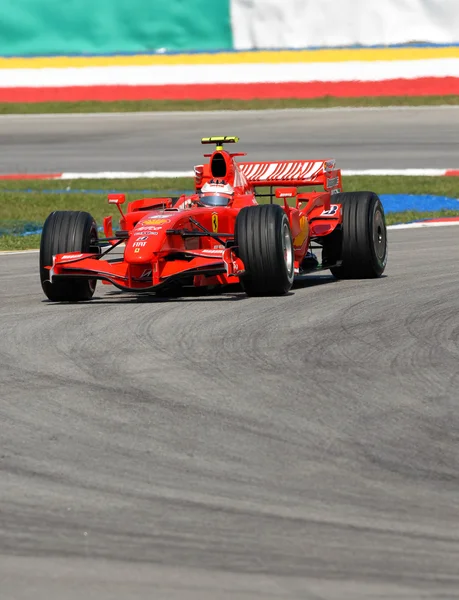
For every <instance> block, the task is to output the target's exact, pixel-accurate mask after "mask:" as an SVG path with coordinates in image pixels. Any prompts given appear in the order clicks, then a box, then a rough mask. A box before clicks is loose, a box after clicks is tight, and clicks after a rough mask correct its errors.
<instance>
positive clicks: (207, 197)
mask: <svg viewBox="0 0 459 600" xmlns="http://www.w3.org/2000/svg"><path fill="white" fill-rule="evenodd" d="M230 200H231V196H230V195H229V194H201V198H200V201H201V202H202V204H206V205H207V206H227V205H228V204H229V202H230Z"/></svg>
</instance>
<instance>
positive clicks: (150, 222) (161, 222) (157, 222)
mask: <svg viewBox="0 0 459 600" xmlns="http://www.w3.org/2000/svg"><path fill="white" fill-rule="evenodd" d="M170 222H171V220H170V219H147V220H146V221H142V225H165V224H166V223H170Z"/></svg>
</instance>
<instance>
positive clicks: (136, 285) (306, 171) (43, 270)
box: [40, 136, 387, 301]
mask: <svg viewBox="0 0 459 600" xmlns="http://www.w3.org/2000/svg"><path fill="white" fill-rule="evenodd" d="M237 141H238V138H236V137H228V136H225V137H211V138H203V139H202V143H203V144H216V149H215V150H214V152H212V154H206V155H205V156H206V157H208V158H209V162H208V163H207V164H204V165H199V166H197V167H195V193H193V194H191V195H183V196H180V197H179V198H142V199H140V200H135V201H134V202H130V203H129V204H128V206H127V211H126V212H123V210H122V208H121V205H122V204H123V203H124V202H125V196H124V195H123V194H110V195H109V196H108V202H109V203H112V204H116V205H117V207H118V210H119V211H120V213H121V218H120V226H119V229H118V230H116V231H113V226H112V217H106V218H105V219H104V223H103V225H104V232H105V236H106V237H105V238H103V239H99V237H98V229H97V226H96V223H95V222H94V219H93V218H92V217H91V215H90V214H88V213H86V212H78V211H55V212H53V213H51V214H50V215H49V217H48V218H47V219H46V222H45V224H44V227H43V234H42V238H41V247H40V276H41V283H42V287H43V290H44V292H45V294H46V296H47V297H48V298H49V299H50V300H54V301H78V300H89V299H90V298H91V297H92V296H93V294H94V290H95V287H96V282H97V280H98V279H100V280H102V282H103V283H108V284H112V285H114V286H116V287H117V288H119V289H120V290H125V291H128V292H137V293H142V292H161V293H162V294H164V295H167V294H169V293H170V294H172V293H174V294H176V293H177V289H180V288H181V287H182V286H186V285H193V286H215V285H226V284H231V283H241V284H242V286H243V289H244V290H245V292H246V293H247V294H248V295H251V296H261V295H279V294H285V293H286V292H288V291H289V290H290V288H291V286H292V283H293V281H294V278H295V276H296V275H303V274H306V273H310V272H316V271H318V270H322V269H330V271H331V272H332V273H333V275H334V276H335V277H337V278H343V279H344V278H346V279H347V278H359V279H361V278H370V277H378V276H380V275H381V274H382V272H383V271H384V268H385V266H386V260H387V237H386V225H385V219H384V211H383V207H382V205H381V202H380V200H379V198H378V196H377V195H376V194H374V193H373V192H351V193H349V192H348V193H346V192H345V193H343V192H342V185H341V171H340V170H339V169H336V168H335V161H334V160H309V161H308V160H294V161H278V162H237V161H236V160H235V158H236V157H239V156H245V155H244V154H241V153H231V152H228V151H227V150H226V149H224V147H223V144H224V143H230V142H233V143H234V142H237ZM304 186H314V187H318V186H320V187H322V190H320V191H309V192H304V191H303V190H301V189H299V188H303V187H304ZM260 199H263V200H264V201H265V202H266V201H267V200H269V203H265V204H259V203H258V200H260ZM275 199H276V200H277V202H278V203H277V204H276V203H275ZM120 244H124V245H125V246H124V253H123V255H122V256H120V254H119V253H118V254H117V253H115V255H113V254H112V255H110V254H109V252H110V251H112V250H113V249H115V248H117V247H118V246H120ZM312 244H315V246H312ZM314 247H321V249H322V255H321V261H320V262H319V260H318V259H317V258H316V256H315V255H314V254H313V253H312V252H311V249H313V248H314ZM111 256H112V257H113V258H112V259H111V258H110V257H111Z"/></svg>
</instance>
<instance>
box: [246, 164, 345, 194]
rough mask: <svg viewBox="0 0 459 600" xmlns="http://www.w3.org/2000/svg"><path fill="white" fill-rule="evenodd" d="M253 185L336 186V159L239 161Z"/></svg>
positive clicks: (327, 187)
mask: <svg viewBox="0 0 459 600" xmlns="http://www.w3.org/2000/svg"><path fill="white" fill-rule="evenodd" d="M237 167H238V168H239V170H240V171H241V172H242V174H243V175H244V177H245V178H246V180H247V183H248V184H249V185H251V186H254V187H255V186H256V187H259V186H276V185H286V184H287V185H296V186H301V185H323V186H324V188H325V189H330V188H333V187H335V186H336V184H337V181H336V180H335V178H336V177H338V178H340V171H339V170H338V171H337V170H335V161H334V160H332V159H327V160H282V161H278V162H242V163H237Z"/></svg>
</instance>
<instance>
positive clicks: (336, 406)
mask: <svg viewBox="0 0 459 600" xmlns="http://www.w3.org/2000/svg"><path fill="white" fill-rule="evenodd" d="M426 112H427V113H428V112H429V111H426ZM446 112H447V109H444V111H442V110H441V111H438V113H437V114H438V115H443V114H445V113H446ZM387 113H389V114H392V113H391V111H387ZM352 114H353V113H352V112H351V111H343V112H342V113H341V115H342V126H343V127H344V126H347V125H345V123H346V119H348V118H351V117H349V115H352ZM371 114H376V115H377V114H379V113H378V112H377V111H375V113H371ZM429 114H430V113H429ZM455 114H457V113H455ZM406 115H407V117H406V120H407V121H410V118H411V117H410V116H409V115H411V113H410V112H409V111H407V112H406ZM137 118H138V117H137ZM352 118H354V117H352ZM378 118H379V117H378ZM384 118H385V117H384ZM422 118H424V115H423V117H422ZM56 119H57V117H56ZM180 119H185V117H179V118H178V121H180ZM19 121H20V120H19ZM32 121H33V120H30V122H32ZM68 121H69V122H71V119H68ZM76 121H77V118H76V120H75V122H76ZM121 121H122V119H121ZM121 121H120V122H121ZM178 121H177V122H178ZM6 122H11V123H13V122H14V119H10V120H8V119H5V120H4V121H2V125H4V124H5V123H6ZM25 122H29V121H27V120H24V123H25ZM37 122H38V120H37ZM53 122H54V121H53V119H48V120H47V119H46V118H44V119H43V121H42V125H43V124H46V123H48V124H49V123H53ZM102 122H103V120H102ZM89 123H92V124H93V128H97V127H100V124H99V121H98V120H97V119H95V118H93V119H92V120H91V119H89V118H88V124H89ZM273 123H274V125H273V127H274V129H273V130H272V132H271V134H270V137H271V142H270V144H269V147H268V148H267V146H266V143H267V142H266V140H267V139H268V137H269V135H268V134H269V132H268V131H266V130H263V132H262V133H263V136H265V137H264V138H262V139H260V140H259V146H258V150H259V151H260V152H259V153H257V152H255V150H256V148H255V146H254V147H253V151H251V152H250V154H249V158H253V159H254V160H256V159H257V158H261V159H263V158H266V157H267V154H269V153H271V152H272V148H271V146H273V147H274V146H275V144H276V143H278V142H279V141H281V140H279V139H278V138H276V135H277V133H276V132H279V129H278V121H273ZM140 124H141V120H140V119H139V127H140ZM88 126H89V125H88ZM158 127H160V128H161V130H163V127H164V125H162V124H161V123H160V121H158ZM227 127H229V122H228V125H227V126H225V131H222V130H221V123H220V124H218V127H217V129H219V130H218V131H217V130H216V128H215V127H214V124H212V123H210V124H209V126H208V127H206V131H204V130H200V131H198V130H196V131H191V134H190V132H189V131H187V130H186V127H185V128H184V131H185V132H186V138H187V140H188V141H187V142H186V147H187V148H188V150H190V148H191V146H192V145H193V147H194V148H195V150H193V152H194V153H195V154H196V156H197V157H199V156H200V151H201V148H200V147H199V146H198V145H197V144H198V143H199V139H200V137H201V136H202V135H212V134H220V133H221V134H234V135H237V134H238V133H239V134H240V135H241V137H242V140H241V142H242V141H243V140H246V139H247V142H248V140H249V139H250V138H252V140H251V142H250V144H254V145H255V143H256V141H257V140H256V138H254V134H252V135H249V132H245V131H244V132H240V131H236V129H237V127H235V128H234V129H232V130H231V131H228V130H226V129H227ZM454 127H457V122H456V124H455V123H453V122H452V123H451V124H450V128H451V129H454ZM370 129H371V127H370ZM415 129H416V130H417V131H419V135H421V130H422V122H420V123H418V127H417V128H415V127H414V126H412V131H413V132H414V131H415ZM438 129H440V126H439V128H438ZM363 130H364V129H363V128H362V130H361V131H363ZM24 131H25V130H24ZM164 131H165V129H164ZM177 131H178V129H177ZM260 131H261V129H260ZM430 131H431V134H432V136H435V130H434V127H432V128H431V129H430ZM1 135H2V136H4V135H5V132H4V130H3V132H2V134H1ZM48 135H51V134H48ZM129 135H131V136H132V132H131V133H129V132H128V130H127V133H126V136H128V137H129ZM176 135H178V134H176ZM260 135H261V134H260ZM324 135H325V136H326V138H327V139H332V137H333V139H334V140H335V148H332V150H331V151H330V152H326V154H327V155H330V156H332V157H333V154H334V152H333V150H334V149H335V150H336V149H337V147H338V146H337V145H338V144H341V145H342V151H343V152H344V149H345V144H346V140H345V139H343V138H341V137H340V134H339V130H338V132H335V134H334V135H333V132H332V131H326V133H324ZM422 135H425V136H427V133H425V132H424V134H422ZM24 136H26V134H25V133H24ZM393 136H395V132H394V133H393ZM13 137H14V136H13ZM288 137H289V136H288V133H287V132H286V133H285V140H286V143H290V144H291V146H290V150H291V151H292V154H294V156H293V158H302V157H305V158H311V157H312V158H314V157H316V156H317V157H318V155H319V153H318V152H317V151H315V152H314V151H313V150H312V147H313V144H312V142H311V141H309V142H308V144H310V149H311V151H308V152H306V153H305V154H303V151H302V146H300V145H297V146H296V152H293V151H294V150H295V148H294V147H293V145H294V142H293V141H290V142H288ZM439 137H440V134H438V136H437V138H438V141H440V140H439ZM40 139H41V140H42V141H43V145H41V143H39V140H40ZM47 139H48V138H46V137H41V138H40V136H38V137H37V138H36V140H38V141H37V149H36V153H35V154H36V160H37V161H40V160H41V161H43V162H42V163H40V164H39V163H38V162H37V164H32V165H30V169H29V170H30V171H35V170H37V169H40V170H43V169H45V167H46V165H45V163H46V160H49V165H50V170H53V171H55V170H59V169H61V168H64V166H65V168H71V169H75V170H76V169H83V168H84V169H88V166H87V165H86V166H82V164H81V162H80V163H79V164H78V165H76V164H75V162H72V161H71V160H70V158H71V156H72V152H74V156H76V155H77V153H81V154H79V155H78V156H79V158H78V156H77V158H78V160H80V161H85V160H87V158H88V157H87V156H85V155H84V152H83V150H82V147H81V146H80V147H79V149H78V145H77V149H74V150H71V149H72V147H73V145H72V139H71V138H69V139H68V140H67V142H66V143H68V148H69V152H68V153H67V155H65V154H62V157H63V162H65V161H66V160H68V161H69V162H68V164H65V165H64V164H62V166H61V165H60V164H59V165H56V164H55V163H54V162H53V161H52V160H51V159H47V158H46V154H47V149H46V144H47V142H46V140H47ZM113 139H116V136H114V138H113ZM448 139H449V140H450V141H449V144H450V153H449V156H450V157H451V159H452V160H451V163H450V164H448V163H449V161H447V160H446V158H445V156H440V154H441V153H442V152H446V151H445V150H442V149H441V147H440V144H438V145H436V143H435V137H433V139H432V140H431V157H432V158H431V161H430V162H429V163H427V160H425V161H424V163H423V164H420V163H422V161H423V160H424V159H426V158H427V157H426V156H425V157H424V158H422V156H418V160H417V161H416V160H414V158H410V157H409V156H407V159H406V161H405V164H394V163H395V162H396V161H394V160H392V159H391V158H390V157H391V155H392V152H398V151H399V150H398V149H397V145H395V146H394V145H392V146H391V144H389V143H387V146H385V152H386V159H387V162H388V163H390V164H387V165H386V166H388V167H389V166H390V167H396V166H401V167H409V166H416V167H419V166H420V167H423V166H425V167H435V166H445V163H446V166H455V165H456V166H457V163H458V160H457V152H458V150H457V146H456V148H455V149H454V148H453V141H452V137H450V138H448ZM456 139H457V138H456ZM81 140H83V136H82V137H81ZM175 141H176V143H177V145H178V148H179V149H178V150H177V155H178V156H177V161H178V162H180V160H181V158H180V156H181V153H182V151H183V150H181V149H180V144H178V141H179V138H178V137H175ZM18 143H19V142H18ZM27 143H29V142H27ZM367 143H368V146H367V163H366V165H365V166H368V168H373V167H377V166H378V164H379V163H378V157H377V156H376V157H373V158H371V148H370V140H368V142H367ZM323 144H324V147H325V142H323ZM400 144H401V145H402V146H403V144H407V138H406V137H403V132H402V133H400ZM172 145H173V144H172V141H171V142H170V146H169V148H172ZM239 145H240V146H243V147H242V148H241V150H244V151H245V150H247V146H246V144H242V143H241V144H239ZM371 145H372V147H373V148H374V151H375V153H377V152H380V153H383V152H384V144H383V143H382V142H381V140H378V139H374V140H373V141H372V142H371ZM409 145H410V146H412V147H414V146H415V141H414V140H412V141H411V142H410V144H409ZM348 146H349V143H348ZM95 147H97V144H96V146H95ZM112 147H113V153H112V158H113V157H115V155H116V153H117V152H118V147H117V144H116V143H115V142H113V146H112ZM154 147H155V144H153V146H152V148H153V149H154ZM350 147H351V148H354V150H355V149H356V148H359V150H358V152H359V153H360V152H361V150H360V145H358V144H357V143H354V144H350ZM249 148H250V145H249ZM196 149H197V152H196ZM435 149H436V150H435ZM316 150H317V149H316ZM157 151H158V152H159V148H157ZM167 151H169V150H167ZM418 151H419V152H420V153H421V155H422V153H423V152H427V150H426V149H424V150H423V149H422V148H421V147H419V148H418ZM454 152H455V154H454ZM163 153H164V154H166V151H164V152H163ZM260 153H261V156H259V155H258V154H260ZM439 153H440V154H439ZM96 154H97V152H96V150H94V154H93V156H94V159H95V160H96V159H97V156H96ZM320 154H321V153H320ZM5 155H8V156H5ZM29 156H32V154H26V155H25V157H24V158H22V159H21V158H20V157H19V154H17V155H16V159H14V143H12V145H11V148H10V147H8V148H7V151H6V152H5V153H4V155H3V157H2V163H1V164H2V170H5V169H8V170H10V171H12V170H13V169H12V164H13V163H11V162H8V161H11V160H13V161H14V160H16V164H17V165H18V166H17V169H19V167H20V168H21V171H23V170H24V165H26V166H27V164H28V163H27V162H26V158H27V157H29ZM170 156H172V153H171V154H170V155H169V157H170ZM269 156H271V154H269ZM276 156H277V158H289V156H286V153H285V152H284V151H282V152H278V154H277V155H276ZM133 158H134V157H133V155H132V154H130V155H129V156H126V160H127V161H133ZM188 158H189V157H188ZM106 159H107V157H105V158H104V160H106ZM72 160H73V159H72ZM97 160H101V159H100V158H99V159H97ZM21 161H22V162H21ZM142 161H144V156H143V154H142V152H140V151H139V152H138V161H137V162H135V161H134V162H132V166H133V168H134V169H135V170H141V169H144V168H145V164H144V163H143V162H142ZM410 161H411V162H410ZM436 161H438V164H437V162H436ZM440 162H441V165H440ZM70 163H71V165H72V166H71V167H69V165H70ZM46 164H48V163H46ZM105 164H107V167H106V166H104V165H105ZM190 164H193V160H192V159H191V163H190V162H188V163H187V165H183V166H184V167H185V168H189V166H190ZM5 165H6V166H5ZM104 165H102V164H98V165H94V166H93V170H99V169H105V168H110V169H111V170H115V168H114V166H113V164H111V161H110V160H108V159H107V162H106V163H104ZM149 165H150V168H152V167H153V166H154V165H152V164H151V161H150V163H149ZM346 166H347V167H349V168H358V167H361V166H362V165H361V164H357V160H356V159H355V158H354V159H353V160H350V159H349V162H348V164H347V165H346ZM56 168H57V169H56ZM116 168H118V166H116ZM179 168H182V164H181V165H180V167H179ZM14 170H16V169H14ZM457 236H458V229H457V227H447V226H438V227H434V228H425V229H424V228H421V229H413V230H391V231H390V232H389V258H388V266H387V269H386V271H385V274H384V276H383V277H382V278H380V279H376V280H366V281H336V280H335V279H334V278H333V277H332V276H331V275H329V274H328V272H325V273H323V274H320V275H317V276H309V277H307V278H305V279H304V280H303V281H302V282H299V283H297V284H296V285H295V287H294V289H293V290H292V291H291V293H289V294H288V295H286V296H284V297H277V298H247V297H246V296H245V295H244V294H243V293H242V292H241V291H240V290H238V289H237V288H235V289H228V290H226V291H225V292H224V293H222V294H219V295H211V294H210V293H209V294H201V295H198V294H196V293H193V294H190V295H187V296H184V297H181V298H177V299H171V300H167V299H162V298H155V297H136V296H133V295H130V294H128V295H125V294H121V293H119V292H118V291H116V290H115V289H114V288H112V287H111V286H103V285H100V284H99V285H98V288H97V290H96V294H95V299H94V300H93V301H91V302H87V303H81V304H53V303H50V302H48V301H46V300H45V297H44V295H43V293H42V290H41V287H40V283H39V275H38V253H36V252H30V253H20V254H11V255H9V254H0V305H1V307H2V310H1V313H0V331H1V336H0V380H1V389H0V419H1V423H2V424H1V451H0V471H1V473H0V590H1V591H0V597H1V598H2V600H13V599H14V600H26V599H27V600H29V599H32V598H33V599H34V600H49V599H54V598H59V599H62V600H77V599H78V600H79V599H81V598H85V600H114V599H116V600H118V599H119V600H127V599H129V600H130V599H135V600H141V599H142V600H143V599H144V598H159V599H161V600H162V599H167V600H169V599H174V600H179V599H180V600H182V599H183V598H187V599H193V600H195V599H196V600H198V599H199V600H215V599H220V598H221V599H225V600H226V599H228V600H229V599H234V598H238V599H241V600H249V599H257V598H259V599H260V600H261V599H263V600H265V599H267V598H280V599H284V598H285V599H298V600H300V599H301V600H309V599H311V600H319V599H320V600H343V599H344V600H367V599H373V598H374V599H378V600H381V599H383V598H387V599H391V600H392V599H399V598H400V599H402V598H403V599H411V600H418V599H420V598H421V599H424V598H425V599H426V600H427V599H428V600H431V599H435V598H438V599H440V598H441V599H442V600H445V599H453V598H459V567H458V565H459V527H458V523H459V476H458V473H459V443H458V441H459V392H458V388H459V381H458V380H459V371H458V369H457V365H458V363H459V321H458V315H459V277H458V267H457V265H458V264H459V244H458V237H457Z"/></svg>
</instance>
